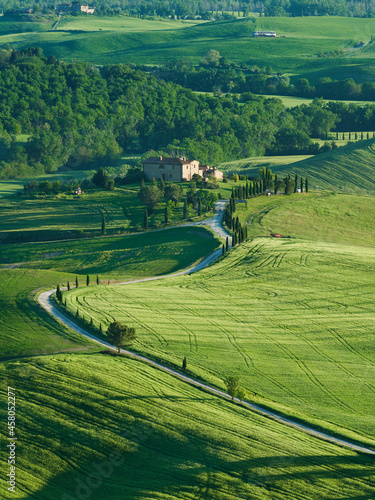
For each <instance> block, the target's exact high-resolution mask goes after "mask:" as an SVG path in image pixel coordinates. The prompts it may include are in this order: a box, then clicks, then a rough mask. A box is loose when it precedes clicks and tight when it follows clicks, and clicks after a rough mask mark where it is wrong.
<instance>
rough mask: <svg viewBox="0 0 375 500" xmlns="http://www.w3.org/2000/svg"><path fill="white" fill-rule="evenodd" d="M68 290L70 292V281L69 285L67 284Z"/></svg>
mask: <svg viewBox="0 0 375 500" xmlns="http://www.w3.org/2000/svg"><path fill="white" fill-rule="evenodd" d="M66 288H67V289H68V290H70V283H69V281H68V283H67V284H66Z"/></svg>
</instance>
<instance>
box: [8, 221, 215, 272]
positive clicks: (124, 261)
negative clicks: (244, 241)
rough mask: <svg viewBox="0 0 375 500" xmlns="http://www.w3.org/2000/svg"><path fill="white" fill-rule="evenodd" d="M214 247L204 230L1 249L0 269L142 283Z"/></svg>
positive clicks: (210, 235)
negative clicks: (131, 279) (53, 271)
mask: <svg viewBox="0 0 375 500" xmlns="http://www.w3.org/2000/svg"><path fill="white" fill-rule="evenodd" d="M219 246H220V240H219V238H217V237H216V235H214V234H213V233H211V232H210V231H209V230H208V229H204V228H203V227H189V226H187V227H178V228H170V229H167V230H162V231H156V232H155V231H151V232H149V233H142V234H136V235H129V236H117V237H103V238H95V239H87V240H86V239H85V240H84V241H82V240H72V241H56V242H47V243H29V244H27V243H26V244H23V245H4V246H3V247H2V251H1V257H0V269H14V268H24V269H48V270H51V269H53V270H55V271H61V272H67V273H73V274H91V275H95V278H96V275H97V274H101V275H104V276H105V277H106V278H107V277H116V278H119V277H126V278H139V277H141V278H142V277H147V276H157V275H162V274H168V273H172V272H176V271H178V270H180V269H184V268H185V267H188V266H190V265H191V264H193V263H194V262H196V261H199V260H200V259H201V258H202V257H204V256H205V255H207V254H210V253H212V252H213V251H214V250H216V248H218V247H219Z"/></svg>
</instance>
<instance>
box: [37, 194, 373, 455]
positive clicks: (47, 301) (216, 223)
mask: <svg viewBox="0 0 375 500" xmlns="http://www.w3.org/2000/svg"><path fill="white" fill-rule="evenodd" d="M225 203H226V201H224V200H221V201H219V202H218V203H217V204H216V210H217V213H216V215H215V217H213V218H212V219H209V220H207V221H205V222H203V223H201V222H198V223H194V225H198V224H207V225H209V226H210V227H211V228H212V229H213V230H214V231H215V232H216V233H217V234H218V235H219V236H221V237H223V238H225V237H226V236H229V235H228V233H226V232H225V231H224V229H223V228H222V227H221V220H222V217H223V209H224V206H225ZM221 254H222V250H221V249H218V250H216V251H215V252H214V253H213V254H211V255H210V256H209V257H207V258H206V259H204V260H203V261H202V262H200V263H199V264H197V265H196V266H194V267H192V268H190V269H187V270H185V271H181V272H178V273H174V274H169V275H166V276H156V277H153V278H144V279H139V280H133V281H126V282H123V283H117V285H126V284H130V283H140V282H142V281H153V280H157V279H164V278H170V277H173V276H181V275H183V274H190V273H193V272H196V271H199V270H201V269H203V268H204V267H207V266H208V265H209V264H211V263H212V262H213V261H214V260H216V259H217V258H218V257H219V256H220V255H221ZM54 293H55V289H53V290H48V291H46V292H42V293H41V294H40V295H39V297H38V301H39V303H40V304H41V306H42V307H43V308H44V309H45V310H46V311H47V312H48V313H49V314H52V315H53V316H54V317H55V318H57V319H58V320H60V321H61V322H62V323H64V324H65V325H66V326H68V327H69V328H72V329H73V330H74V331H75V332H77V333H79V334H81V335H83V336H84V337H86V338H88V339H90V340H92V341H94V342H96V343H97V344H99V345H102V346H103V347H105V348H106V349H111V350H115V351H117V348H115V347H113V346H112V345H111V344H109V343H108V342H105V341H103V340H100V339H98V338H97V337H95V336H94V335H91V334H90V333H89V332H87V331H86V330H85V329H84V328H81V327H80V326H78V325H77V324H76V323H74V321H72V320H71V319H70V318H68V317H67V316H65V314H64V313H63V312H61V311H60V310H59V309H58V308H57V307H55V306H54V305H53V303H52V301H51V296H52V295H53V294H54ZM121 353H122V354H125V355H126V356H129V357H130V358H133V359H136V360H138V361H142V362H144V363H147V364H148V365H151V366H154V367H155V368H158V369H159V370H162V371H164V372H166V373H169V374H170V375H173V376H174V377H176V378H178V379H180V380H182V381H184V382H187V383H188V384H191V385H193V386H195V387H198V388H199V389H203V390H204V391H207V392H209V393H211V394H214V395H216V396H219V397H221V398H224V399H227V400H231V399H232V398H231V396H230V395H229V394H227V393H226V392H224V391H221V390H220V389H216V388H215V387H211V386H209V385H207V384H204V383H202V382H198V381H197V380H194V379H193V378H191V377H188V376H186V375H183V374H182V373H180V372H178V371H176V370H173V369H172V368H168V367H167V366H164V365H162V364H161V363H158V362H156V361H153V360H152V359H148V358H146V357H144V356H141V355H140V354H135V353H133V352H131V351H128V350H126V349H121ZM234 401H235V402H236V403H237V404H239V405H241V406H243V407H245V408H248V409H250V410H252V411H255V412H257V413H259V414H261V415H263V416H265V417H268V418H271V419H272V420H275V421H277V422H279V423H282V424H286V425H288V426H289V427H293V428H294V429H297V430H299V431H302V432H305V433H307V434H310V435H312V436H314V437H317V438H319V439H323V440H325V441H329V442H331V443H334V444H336V445H339V446H344V447H345V448H350V449H351V450H353V451H357V452H360V453H366V454H368V455H373V456H375V450H372V449H370V448H366V447H365V446H359V445H356V444H353V443H350V442H349V441H345V440H343V439H338V438H335V437H332V436H330V435H329V434H326V433H324V432H320V431H317V430H315V429H313V428H311V427H308V426H306V425H302V424H299V423H297V422H294V421H293V420H290V419H288V418H285V417H282V416H280V415H278V414H277V413H273V412H272V411H269V410H266V409H264V408H262V407H260V406H258V405H255V404H253V403H249V402H248V401H240V400H239V399H238V398H234Z"/></svg>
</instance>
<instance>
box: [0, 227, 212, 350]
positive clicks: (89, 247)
mask: <svg viewBox="0 0 375 500" xmlns="http://www.w3.org/2000/svg"><path fill="white" fill-rule="evenodd" d="M219 245H220V242H219V239H218V238H217V237H216V236H214V235H213V234H212V233H211V232H210V231H208V230H207V229H204V228H201V227H186V228H172V229H169V230H167V231H160V232H154V233H147V234H139V235H134V236H126V237H117V238H98V239H93V240H87V241H85V242H82V241H79V240H78V241H68V242H56V243H47V244H26V245H4V246H3V247H2V251H1V263H2V265H1V266H0V268H1V269H0V277H1V283H0V297H1V300H0V302H1V308H0V325H1V330H2V341H3V348H2V352H1V358H3V359H4V358H7V357H17V356H25V355H35V354H41V353H55V352H60V351H65V350H72V349H73V350H74V349H82V346H83V347H85V346H87V345H90V342H89V341H85V340H83V339H82V338H80V337H79V336H78V335H75V334H74V333H72V332H71V330H67V329H65V328H63V327H62V326H60V324H59V323H57V322H56V321H54V320H53V318H51V317H49V316H48V315H46V314H45V313H44V312H43V311H42V310H41V308H40V307H39V306H38V305H37V304H36V303H35V300H34V299H33V295H32V293H31V292H32V291H33V290H35V289H40V288H46V287H50V288H52V287H55V286H56V285H57V283H60V284H62V285H64V286H65V285H66V283H67V281H70V283H71V285H72V286H75V284H74V283H75V276H76V275H79V282H80V285H84V284H85V283H86V276H85V277H83V276H82V275H86V274H89V275H90V274H91V283H92V284H93V283H96V275H100V280H101V282H103V280H105V282H106V281H107V279H108V280H109V279H112V281H113V278H114V277H116V278H117V279H118V278H119V277H122V279H134V278H142V277H145V276H147V277H148V276H154V275H155V276H157V275H160V274H168V273H171V272H175V271H177V270H180V269H182V268H185V267H189V266H190V265H192V264H193V263H195V262H197V261H199V260H200V259H201V258H202V257H203V256H204V255H206V254H209V253H211V252H213V251H214V250H215V249H216V248H217V247H218V246H219ZM4 262H7V264H4ZM68 273H73V274H68ZM1 358H0V359H1Z"/></svg>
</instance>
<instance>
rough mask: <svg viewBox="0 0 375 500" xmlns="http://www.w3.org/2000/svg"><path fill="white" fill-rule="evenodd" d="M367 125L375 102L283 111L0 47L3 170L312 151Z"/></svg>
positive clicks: (121, 70)
mask: <svg viewBox="0 0 375 500" xmlns="http://www.w3.org/2000/svg"><path fill="white" fill-rule="evenodd" d="M374 124H375V105H372V106H368V105H367V106H364V107H359V106H355V105H351V104H349V105H347V104H343V103H328V104H325V103H324V102H323V101H322V100H321V99H320V100H319V99H316V100H314V101H313V102H312V103H311V104H310V105H308V106H307V105H304V106H299V107H296V108H294V109H292V110H286V109H285V108H284V106H283V104H282V102H281V101H280V100H279V99H273V98H272V99H267V98H264V97H258V96H254V95H252V94H251V93H243V94H238V95H227V96H224V95H223V96H221V97H215V96H210V95H202V94H196V93H194V92H193V91H192V90H190V89H186V88H184V87H182V86H180V85H177V84H175V83H171V82H165V81H164V80H161V79H158V78H156V77H154V76H152V75H150V74H149V73H147V72H144V71H141V70H139V69H132V68H129V67H127V66H124V65H114V66H107V67H102V68H97V67H95V66H92V65H90V64H87V63H82V62H75V63H65V62H61V61H59V60H57V59H55V58H54V57H53V56H52V57H49V58H48V59H47V58H45V57H43V54H42V51H41V50H40V49H39V48H30V49H26V50H24V51H20V52H18V51H15V50H13V49H9V50H5V49H4V50H2V51H0V134H1V135H0V154H1V158H0V176H1V178H9V177H14V176H22V175H29V174H34V173H44V172H47V173H49V172H53V171H56V170H57V169H59V168H60V167H62V166H68V167H71V168H85V167H93V166H97V165H103V164H104V165H109V164H111V163H112V164H113V163H115V162H117V161H118V160H119V158H120V156H121V154H122V153H123V152H127V151H128V152H129V151H131V152H135V153H138V154H145V155H148V154H155V152H157V153H158V154H159V153H162V154H173V153H174V154H180V155H181V154H184V155H185V156H187V157H191V158H198V159H199V160H200V161H201V162H202V163H208V164H211V165H212V164H216V163H218V162H220V161H224V160H234V159H239V158H245V157H250V156H259V155H263V154H315V153H317V152H319V146H318V145H317V144H314V143H313V141H312V140H311V137H325V136H326V134H327V133H328V132H329V131H330V130H340V129H341V128H342V129H344V130H348V129H349V130H356V128H358V130H374V128H375V125H374ZM353 127H356V128H354V129H353ZM324 149H327V146H326V147H325V148H323V150H324Z"/></svg>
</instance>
